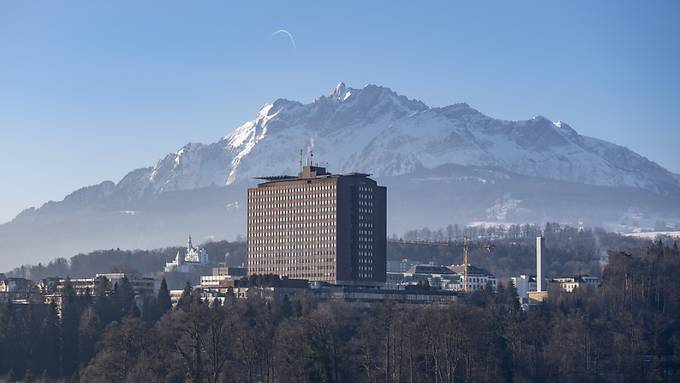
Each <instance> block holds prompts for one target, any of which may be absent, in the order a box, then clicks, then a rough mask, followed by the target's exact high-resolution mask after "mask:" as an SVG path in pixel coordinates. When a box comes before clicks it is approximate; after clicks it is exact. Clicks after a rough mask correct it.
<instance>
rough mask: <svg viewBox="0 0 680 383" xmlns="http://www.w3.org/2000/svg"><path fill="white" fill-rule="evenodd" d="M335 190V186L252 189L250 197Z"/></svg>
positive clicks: (318, 185) (317, 185)
mask: <svg viewBox="0 0 680 383" xmlns="http://www.w3.org/2000/svg"><path fill="white" fill-rule="evenodd" d="M324 190H335V184H315V185H310V186H308V185H306V184H305V185H299V186H297V187H280V188H258V189H250V190H249V192H250V195H277V194H285V193H308V192H310V191H324Z"/></svg>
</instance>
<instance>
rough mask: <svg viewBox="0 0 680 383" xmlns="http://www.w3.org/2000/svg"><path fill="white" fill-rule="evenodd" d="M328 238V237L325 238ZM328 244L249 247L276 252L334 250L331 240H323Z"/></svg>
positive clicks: (253, 249) (313, 243)
mask: <svg viewBox="0 0 680 383" xmlns="http://www.w3.org/2000/svg"><path fill="white" fill-rule="evenodd" d="M325 238H328V237H325ZM324 240H325V241H328V242H310V243H304V244H302V245H299V244H298V245H268V246H257V245H253V246H250V249H251V250H252V251H278V250H296V249H334V248H335V243H334V242H332V241H333V240H330V239H324Z"/></svg>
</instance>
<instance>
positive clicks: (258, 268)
mask: <svg viewBox="0 0 680 383" xmlns="http://www.w3.org/2000/svg"><path fill="white" fill-rule="evenodd" d="M262 264H263V265H267V266H256V263H254V262H253V263H252V266H249V268H250V269H251V270H252V272H253V274H259V273H261V272H262V271H266V272H274V271H278V272H294V271H308V270H314V271H321V270H335V266H332V265H331V266H328V265H310V266H288V267H281V266H273V265H269V264H268V263H267V262H263V263H262Z"/></svg>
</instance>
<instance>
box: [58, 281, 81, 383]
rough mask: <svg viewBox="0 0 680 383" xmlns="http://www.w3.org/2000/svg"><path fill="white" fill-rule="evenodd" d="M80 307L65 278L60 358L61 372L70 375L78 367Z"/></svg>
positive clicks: (62, 295) (62, 297)
mask: <svg viewBox="0 0 680 383" xmlns="http://www.w3.org/2000/svg"><path fill="white" fill-rule="evenodd" d="M79 324H80V307H79V305H78V297H77V296H76V293H75V290H74V289H73V285H72V284H71V279H70V278H66V281H65V282H64V287H63V289H62V292H61V344H62V347H61V358H62V362H61V363H62V372H63V374H64V376H66V377H70V376H72V375H73V374H74V373H75V372H76V369H77V368H78V326H79Z"/></svg>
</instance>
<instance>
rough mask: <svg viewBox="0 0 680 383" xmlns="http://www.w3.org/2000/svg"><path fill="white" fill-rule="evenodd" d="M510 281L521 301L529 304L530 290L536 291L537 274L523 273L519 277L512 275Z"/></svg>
mask: <svg viewBox="0 0 680 383" xmlns="http://www.w3.org/2000/svg"><path fill="white" fill-rule="evenodd" d="M510 281H511V282H512V285H513V286H515V289H516V290H517V297H518V298H519V303H521V304H528V303H529V292H530V291H536V276H535V275H526V274H522V275H520V276H518V277H511V278H510Z"/></svg>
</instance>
